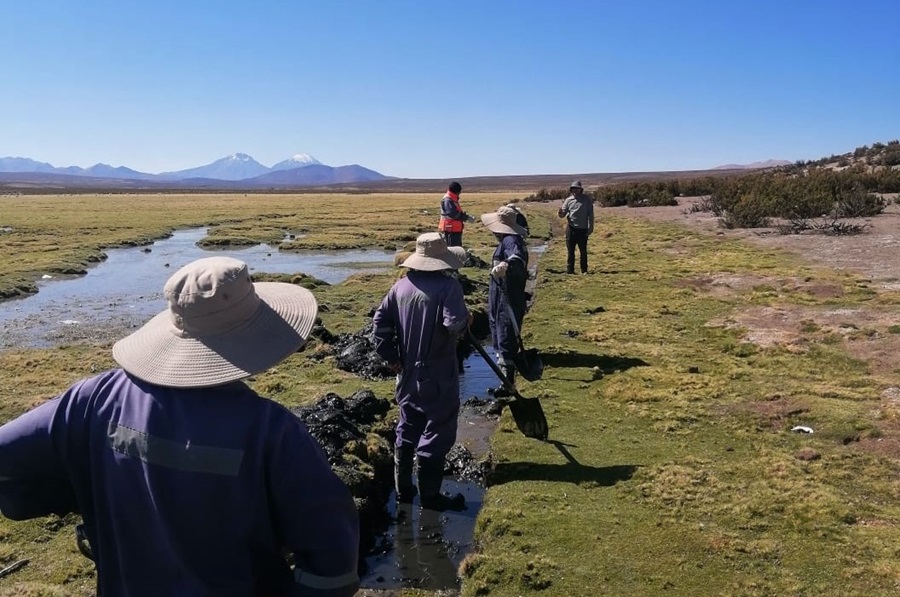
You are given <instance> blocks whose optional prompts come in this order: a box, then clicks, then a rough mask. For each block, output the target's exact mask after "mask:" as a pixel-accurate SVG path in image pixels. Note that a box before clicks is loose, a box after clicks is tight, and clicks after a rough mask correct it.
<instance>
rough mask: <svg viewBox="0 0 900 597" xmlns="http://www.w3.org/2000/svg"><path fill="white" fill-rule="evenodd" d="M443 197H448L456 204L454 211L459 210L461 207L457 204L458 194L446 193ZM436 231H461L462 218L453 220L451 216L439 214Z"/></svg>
mask: <svg viewBox="0 0 900 597" xmlns="http://www.w3.org/2000/svg"><path fill="white" fill-rule="evenodd" d="M444 198H449V199H450V201H452V202H453V203H455V204H456V211H458V212H461V211H462V208H461V207H460V206H459V196H457V195H453V194H451V193H447V194H446V195H444ZM438 231H440V232H462V231H463V221H462V220H454V219H453V218H448V217H447V216H445V215H443V214H441V221H440V222H438Z"/></svg>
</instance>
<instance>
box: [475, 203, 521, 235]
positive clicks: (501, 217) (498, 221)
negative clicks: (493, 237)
mask: <svg viewBox="0 0 900 597" xmlns="http://www.w3.org/2000/svg"><path fill="white" fill-rule="evenodd" d="M481 223H482V224H484V225H485V226H487V229H488V230H490V231H491V232H494V233H496V234H518V235H519V236H522V237H524V236H527V234H528V233H527V232H526V231H525V229H524V228H522V227H521V226H519V225H518V224H516V210H514V209H513V208H511V207H507V206H505V205H504V206H503V207H501V208H500V209H498V210H497V211H495V212H493V213H489V214H482V215H481Z"/></svg>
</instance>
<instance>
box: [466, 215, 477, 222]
mask: <svg viewBox="0 0 900 597" xmlns="http://www.w3.org/2000/svg"><path fill="white" fill-rule="evenodd" d="M474 221H475V216H473V215H470V214H466V222H474Z"/></svg>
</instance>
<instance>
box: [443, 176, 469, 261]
mask: <svg viewBox="0 0 900 597" xmlns="http://www.w3.org/2000/svg"><path fill="white" fill-rule="evenodd" d="M461 192H462V185H460V184H459V183H458V182H456V181H453V182H451V183H450V186H448V187H447V192H446V193H444V197H443V198H442V199H441V221H440V222H439V223H438V231H439V232H440V233H441V236H443V237H444V240H445V241H446V242H447V246H448V247H461V246H462V233H463V228H464V227H465V222H474V221H475V218H474V217H472V216H470V215H469V214H467V213H466V212H464V211H463V210H462V208H461V207H460V206H459V194H460V193H461Z"/></svg>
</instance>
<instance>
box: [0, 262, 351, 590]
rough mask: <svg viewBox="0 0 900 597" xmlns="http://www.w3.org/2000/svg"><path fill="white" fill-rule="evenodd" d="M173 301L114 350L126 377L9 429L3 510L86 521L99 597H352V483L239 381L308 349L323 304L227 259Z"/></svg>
mask: <svg viewBox="0 0 900 597" xmlns="http://www.w3.org/2000/svg"><path fill="white" fill-rule="evenodd" d="M164 292H165V297H166V299H167V300H168V303H169V307H168V309H167V310H166V311H163V312H162V313H160V314H159V315H157V316H156V317H154V318H153V319H151V320H150V321H149V322H148V323H146V324H145V325H144V326H143V327H142V328H140V329H139V330H138V331H136V332H135V333H133V334H131V335H130V336H128V337H126V338H124V339H122V340H120V341H119V342H117V343H116V344H115V346H114V347H113V357H114V358H115V360H116V361H117V362H118V363H119V365H120V366H121V369H114V370H111V371H107V372H105V373H101V374H100V375H97V376H95V377H91V378H88V379H85V380H82V381H80V382H78V383H76V384H75V385H73V386H72V387H70V388H69V389H68V390H66V391H65V392H64V393H63V394H61V395H60V396H59V397H57V398H56V399H54V400H51V401H49V402H46V403H45V404H43V405H41V406H39V407H37V408H36V409H34V410H32V411H30V412H28V413H26V414H24V415H22V416H21V417H19V418H18V419H15V420H13V421H11V422H9V423H7V424H6V425H4V426H3V427H0V511H2V512H3V514H4V515H5V516H7V517H9V518H12V519H15V520H22V519H28V518H34V517H38V516H46V515H48V514H51V513H53V514H59V515H64V514H67V513H70V512H76V513H79V514H81V516H82V517H83V518H84V527H85V531H86V535H87V539H88V541H89V543H90V548H91V549H90V552H91V556H92V558H93V559H94V561H95V562H96V565H97V573H98V574H97V576H98V578H97V584H98V593H99V594H101V595H103V596H104V597H106V596H117V595H127V596H129V597H134V596H148V597H149V596H154V597H156V596H160V595H178V596H179V597H182V596H200V595H204V596H205V595H221V596H226V595H234V596H238V595H241V596H270V595H276V596H282V595H283V596H288V595H309V596H313V595H322V596H325V595H327V596H329V597H330V596H335V595H339V596H350V595H353V594H354V593H355V592H356V589H357V588H358V584H359V582H358V578H357V574H356V568H357V560H358V545H359V521H358V515H357V512H356V507H355V505H354V502H353V499H352V497H351V495H350V492H349V490H348V489H347V487H346V486H345V485H344V484H343V483H342V482H341V481H340V479H338V477H337V476H336V475H335V474H334V473H333V472H332V470H331V468H330V466H329V464H328V461H327V460H326V458H325V455H324V453H323V452H322V450H321V449H320V447H319V445H318V444H317V443H316V441H315V439H313V438H312V436H310V435H309V433H308V432H307V430H306V428H305V427H304V426H303V424H302V423H301V422H300V421H299V420H298V419H297V418H296V417H295V416H294V415H292V414H291V413H290V411H288V410H287V409H286V408H284V407H282V406H280V405H278V404H276V403H275V402H272V401H271V400H268V399H265V398H261V397H260V396H258V395H257V394H256V393H255V392H254V391H253V390H251V389H250V388H249V387H248V386H247V385H245V384H244V383H243V382H241V381H239V380H241V379H243V378H246V377H248V376H250V375H253V374H257V373H261V372H263V371H265V370H266V369H268V368H270V367H272V366H273V365H275V364H277V363H279V362H280V361H282V360H283V359H285V358H286V357H288V356H289V355H291V354H293V353H295V352H296V351H297V350H298V349H299V348H300V347H301V346H303V344H304V343H305V341H306V338H307V337H308V335H309V333H310V330H311V329H312V326H313V323H314V320H315V318H316V312H317V305H316V300H315V298H314V297H313V295H312V294H311V293H310V292H309V291H307V290H305V289H303V288H300V287H298V286H293V285H291V284H282V283H257V284H254V283H253V282H252V281H251V278H250V275H249V273H248V270H247V266H246V264H244V263H243V262H241V261H238V260H236V259H231V258H228V257H212V258H207V259H200V260H198V261H195V262H193V263H190V264H188V265H186V266H185V267H183V268H181V269H180V270H179V271H177V272H176V273H175V274H174V275H173V276H172V277H171V278H169V281H168V282H167V284H166V286H165V291H164ZM285 554H290V555H291V556H292V557H293V560H294V562H295V564H296V565H295V566H294V568H293V569H291V567H290V566H289V564H288V563H287V561H286V560H285Z"/></svg>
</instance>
